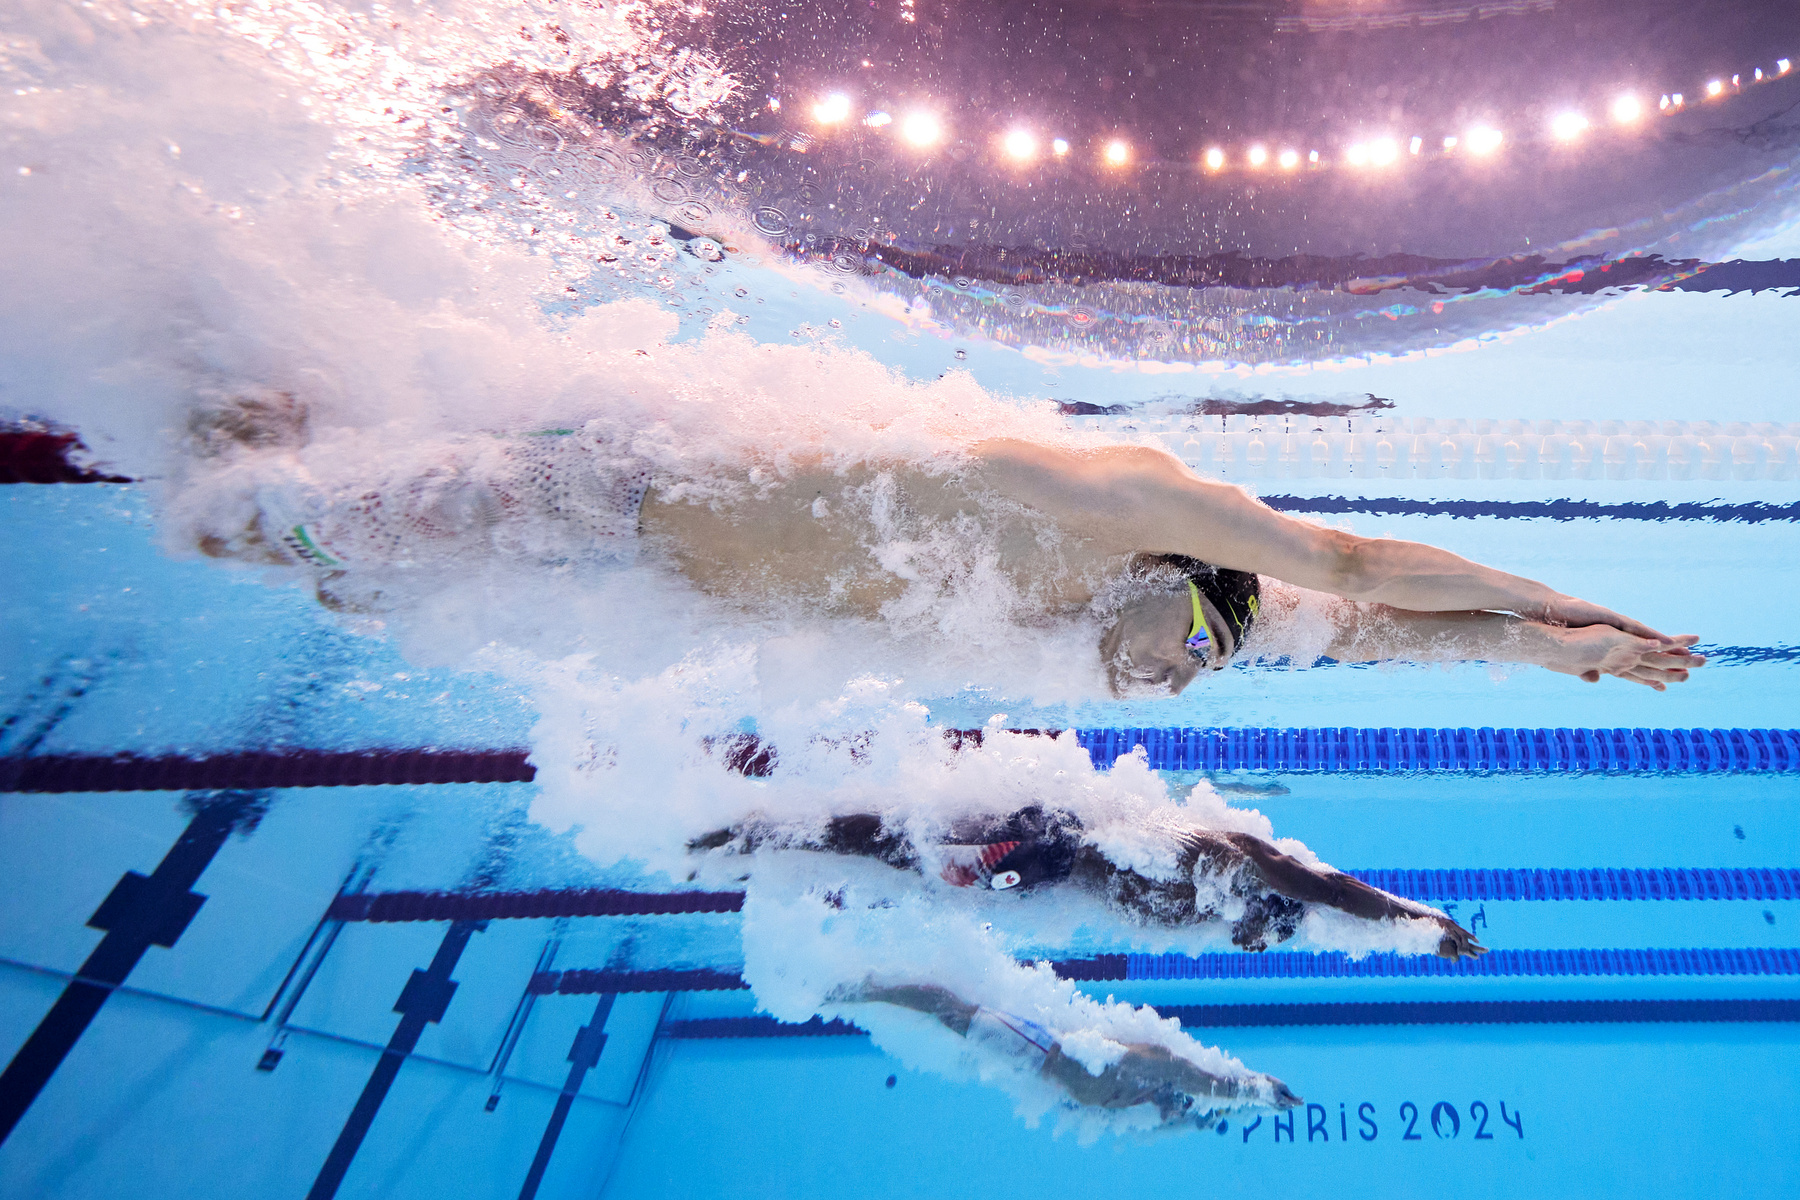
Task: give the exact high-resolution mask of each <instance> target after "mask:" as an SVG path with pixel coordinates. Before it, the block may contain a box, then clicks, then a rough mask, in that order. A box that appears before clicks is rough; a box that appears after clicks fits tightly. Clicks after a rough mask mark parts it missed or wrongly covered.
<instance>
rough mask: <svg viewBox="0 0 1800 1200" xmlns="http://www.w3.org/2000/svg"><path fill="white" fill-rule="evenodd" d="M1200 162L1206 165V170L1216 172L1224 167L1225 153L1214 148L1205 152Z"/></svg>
mask: <svg viewBox="0 0 1800 1200" xmlns="http://www.w3.org/2000/svg"><path fill="white" fill-rule="evenodd" d="M1202 161H1204V162H1205V163H1206V169H1207V170H1209V171H1216V170H1218V169H1219V168H1220V167H1222V166H1224V165H1225V152H1224V151H1223V150H1221V149H1219V148H1218V147H1217V146H1214V147H1212V148H1211V149H1209V150H1208V151H1207V152H1206V157H1205V158H1204V159H1203V160H1202Z"/></svg>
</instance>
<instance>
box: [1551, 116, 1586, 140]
mask: <svg viewBox="0 0 1800 1200" xmlns="http://www.w3.org/2000/svg"><path fill="white" fill-rule="evenodd" d="M1587 127H1588V119H1587V118H1586V117H1584V116H1582V115H1581V114H1580V113H1578V112H1565V113H1557V114H1556V116H1555V117H1553V118H1552V119H1551V121H1550V132H1551V134H1552V135H1553V136H1554V137H1555V138H1556V140H1557V141H1559V142H1572V141H1574V140H1575V139H1576V138H1578V137H1580V136H1581V134H1582V131H1583V130H1585V129H1587Z"/></svg>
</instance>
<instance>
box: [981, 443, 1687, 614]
mask: <svg viewBox="0 0 1800 1200" xmlns="http://www.w3.org/2000/svg"><path fill="white" fill-rule="evenodd" d="M973 454H974V456H975V458H976V460H977V463H978V465H977V467H976V468H975V470H974V472H972V476H973V478H974V479H976V480H977V481H979V482H980V483H982V484H985V485H986V486H988V487H991V488H993V489H994V490H995V491H997V492H999V493H1001V494H1002V495H1005V496H1009V497H1011V498H1012V499H1015V500H1017V501H1019V502H1020V503H1023V504H1026V505H1029V506H1030V507H1032V508H1035V509H1038V510H1039V511H1041V512H1044V513H1045V514H1046V515H1048V516H1050V517H1051V518H1053V519H1054V520H1056V521H1057V523H1058V524H1059V525H1061V526H1062V527H1063V529H1064V530H1065V531H1067V532H1068V533H1069V534H1071V535H1073V536H1075V537H1079V538H1084V539H1088V540H1090V541H1091V542H1093V543H1095V544H1096V548H1098V549H1101V550H1102V551H1103V552H1105V553H1109V554H1117V555H1129V554H1136V553H1151V554H1186V555H1189V556H1191V557H1194V558H1198V559H1201V560H1203V561H1205V562H1209V563H1213V564H1215V565H1217V566H1221V567H1229V568H1231V569H1233V570H1238V571H1254V572H1256V573H1257V574H1259V575H1272V576H1274V577H1275V578H1276V579H1284V580H1286V581H1287V582H1289V583H1294V584H1298V585H1299V586H1301V587H1305V588H1311V589H1312V590H1314V591H1321V592H1330V593H1331V594H1333V595H1337V596H1342V597H1344V598H1346V599H1350V600H1361V601H1367V602H1371V603H1379V604H1387V605H1392V606H1393V607H1395V608H1402V609H1408V610H1411V611H1414V612H1469V611H1474V610H1480V609H1487V610H1497V611H1504V612H1512V613H1517V614H1518V615H1519V616H1521V617H1525V618H1527V619H1528V620H1532V621H1539V622H1543V623H1546V624H1551V625H1566V626H1571V627H1579V626H1584V625H1610V626H1612V627H1614V628H1616V629H1621V630H1624V631H1625V632H1626V633H1631V634H1635V635H1637V636H1638V637H1643V638H1655V639H1657V640H1658V641H1661V642H1665V643H1669V644H1674V642H1675V639H1673V638H1670V637H1667V636H1665V635H1664V634H1661V633H1658V632H1657V631H1656V630H1654V629H1651V628H1650V627H1649V626H1647V625H1645V624H1643V623H1642V622H1640V621H1634V620H1632V619H1631V618H1630V617H1626V616H1623V615H1621V614H1619V613H1616V612H1613V611H1612V610H1611V609H1607V608H1602V607H1601V606H1599V605H1597V604H1591V603H1589V602H1588V601H1586V600H1580V599H1577V598H1576V597H1574V596H1569V595H1566V594H1564V593H1562V592H1558V591H1556V590H1554V589H1553V588H1550V587H1547V586H1546V585H1544V584H1542V583H1538V582H1537V581H1536V580H1532V579H1526V578H1524V577H1522V576H1519V575H1509V574H1507V573H1506V572H1505V571H1497V570H1494V569H1493V568H1492V567H1484V566H1482V565H1481V564H1480V563H1475V562H1470V561H1469V560H1468V559H1466V558H1462V557H1461V556H1459V555H1456V554H1452V553H1450V552H1449V551H1448V550H1440V549H1438V548H1437V547H1435V546H1427V545H1424V544H1422V543H1420V542H1403V541H1398V540H1395V539H1391V538H1366V537H1359V536H1357V535H1355V534H1352V533H1346V532H1344V531H1343V530H1339V529H1327V528H1325V527H1324V526H1320V525H1314V524H1311V523H1310V522H1307V521H1302V520H1299V519H1298V518H1295V517H1291V516H1288V515H1286V514H1284V513H1278V512H1276V511H1275V510H1274V509H1271V508H1269V507H1268V506H1267V505H1265V504H1262V503H1261V502H1259V501H1258V500H1256V499H1255V498H1254V497H1252V496H1250V495H1249V494H1248V493H1246V492H1245V491H1244V490H1243V489H1242V488H1237V487H1233V486H1231V485H1229V484H1224V483H1216V482H1213V481H1210V480H1205V479H1201V478H1200V477H1199V476H1197V475H1195V474H1194V473H1193V472H1192V471H1190V470H1188V468H1187V467H1186V466H1185V465H1184V464H1183V463H1182V462H1181V461H1180V460H1179V459H1177V458H1175V457H1174V456H1173V455H1171V454H1168V453H1165V452H1163V451H1161V450H1155V449H1151V448H1149V447H1145V446H1114V447H1106V448H1103V449H1099V450H1092V451H1076V450H1068V449H1064V448H1061V447H1055V446H1045V445H1040V444H1037V443H1033V442H1022V441H1014V440H1011V439H995V440H992V441H987V442H982V443H980V444H978V445H976V446H975V447H974V448H973Z"/></svg>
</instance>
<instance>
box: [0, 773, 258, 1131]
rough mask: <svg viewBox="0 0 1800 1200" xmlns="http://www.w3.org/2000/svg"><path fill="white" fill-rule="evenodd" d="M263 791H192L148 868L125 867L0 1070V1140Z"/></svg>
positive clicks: (170, 940) (198, 898) (245, 821)
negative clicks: (51, 1000)
mask: <svg viewBox="0 0 1800 1200" xmlns="http://www.w3.org/2000/svg"><path fill="white" fill-rule="evenodd" d="M267 799H268V798H267V796H265V795H263V794H262V793H258V792H224V793H219V794H217V795H210V796H199V797H192V798H191V804H192V807H193V809H194V819H193V820H192V821H191V822H189V824H188V827H187V829H185V830H184V831H183V832H182V834H181V836H180V837H179V838H177V839H176V840H175V844H174V845H173V846H172V847H170V848H169V852H168V853H167V854H166V855H164V856H163V860H162V862H160V863H158V864H157V866H156V869H155V870H154V871H152V872H151V873H150V874H148V875H142V874H139V873H138V872H136V871H127V872H126V873H125V875H124V877H123V878H121V879H120V880H119V882H118V883H117V884H116V885H114V887H113V889H112V891H111V892H109V893H107V896H106V899H105V900H103V901H101V903H100V907H99V908H98V909H96V910H95V911H94V915H93V916H91V917H89V918H88V921H87V923H88V925H89V926H91V927H92V928H94V929H100V930H104V931H105V933H106V936H105V937H103V938H101V939H100V944H99V945H98V946H95V947H94V951H93V953H92V954H89V955H88V957H87V961H85V962H83V963H82V964H81V969H80V970H79V971H77V972H76V974H75V978H74V980H73V981H71V982H70V984H69V986H68V987H66V988H64V989H63V993H62V995H61V996H60V997H58V998H57V1001H56V1003H55V1004H53V1005H52V1006H51V1008H50V1011H49V1012H48V1013H47V1014H45V1016H44V1019H43V1020H42V1021H40V1022H38V1026H37V1028H36V1029H35V1030H33V1031H32V1034H31V1036H30V1037H28V1038H26V1039H25V1044H24V1045H23V1046H21V1047H19V1051H18V1053H16V1054H14V1055H13V1057H12V1061H11V1062H10V1063H8V1064H7V1067H6V1070H5V1072H4V1073H0V1143H3V1142H5V1141H6V1139H7V1138H8V1137H9V1136H11V1134H12V1131H13V1129H14V1128H15V1127H16V1126H17V1125H18V1123H19V1120H20V1118H22V1117H23V1116H24V1115H25V1113H26V1112H27V1111H28V1110H29V1109H30V1108H31V1105H32V1103H33V1102H34V1101H35V1100H36V1099H37V1098H38V1094H39V1093H40V1092H42V1091H43V1090H44V1086H45V1085H46V1084H47V1083H49V1082H50V1078H51V1076H53V1075H54V1074H56V1070H57V1068H58V1067H60V1066H61V1065H62V1062H63V1060H64V1059H65V1058H67V1057H68V1055H69V1051H71V1050H73V1049H74V1048H75V1043H77V1042H78V1041H80V1040H81V1035H82V1034H83V1033H85V1032H86V1031H87V1027H88V1026H89V1025H90V1024H91V1023H92V1022H93V1020H94V1018H95V1017H96V1016H98V1015H99V1013H100V1009H101V1008H102V1006H104V1005H105V1004H106V1002H107V1000H108V999H110V998H111V997H112V994H113V991H114V990H115V989H117V988H118V987H119V986H121V985H122V984H123V983H124V982H125V980H126V978H127V977H129V976H130V974H131V972H132V971H133V970H135V969H136V967H137V965H138V962H139V960H141V959H142V958H143V957H144V955H145V954H146V953H148V952H149V950H150V947H152V946H161V947H164V948H165V949H166V948H169V947H172V946H174V945H175V943H176V942H177V941H179V940H180V938H181V935H182V933H183V932H185V931H186V929H187V927H188V925H189V923H190V922H192V921H193V919H194V917H195V916H196V915H198V914H199V912H200V906H201V905H203V904H205V903H206V897H205V896H203V895H201V894H200V893H198V892H195V891H192V890H191V889H192V888H193V886H194V884H195V883H197V882H198V881H199V879H200V876H201V874H202V873H204V872H205V870H206V868H207V867H208V866H209V865H211V863H212V860H213V857H214V856H215V855H217V854H218V852H219V847H220V846H222V845H224V844H225V839H226V837H227V836H229V835H230V833H231V831H232V830H233V829H238V828H241V827H244V826H246V825H254V823H255V821H256V819H257V818H258V817H260V816H261V815H262V813H263V811H264V808H265V803H266V801H267Z"/></svg>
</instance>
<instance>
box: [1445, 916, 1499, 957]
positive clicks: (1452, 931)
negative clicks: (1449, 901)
mask: <svg viewBox="0 0 1800 1200" xmlns="http://www.w3.org/2000/svg"><path fill="white" fill-rule="evenodd" d="M1437 922H1438V924H1439V925H1440V926H1441V927H1442V928H1443V930H1444V936H1443V938H1442V939H1441V940H1440V941H1439V942H1438V948H1437V952H1438V957H1439V958H1448V959H1450V960H1452V961H1454V960H1456V959H1459V958H1480V957H1481V956H1482V955H1483V954H1486V953H1487V947H1486V946H1483V945H1482V944H1481V943H1480V942H1478V941H1476V940H1475V935H1474V934H1472V933H1470V932H1469V931H1468V930H1466V929H1464V928H1463V927H1462V926H1461V925H1458V924H1457V923H1456V922H1455V921H1452V920H1451V919H1450V918H1449V917H1439V918H1438V919H1437Z"/></svg>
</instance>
